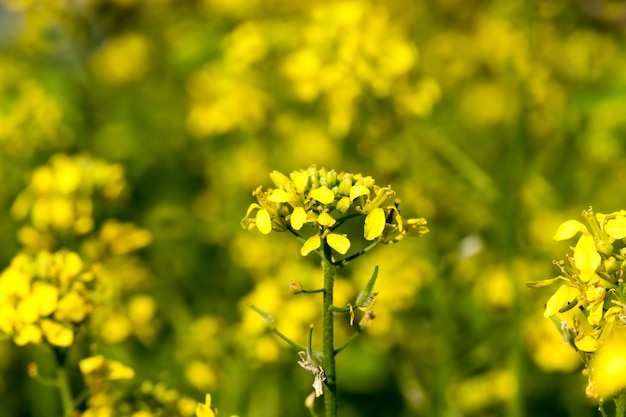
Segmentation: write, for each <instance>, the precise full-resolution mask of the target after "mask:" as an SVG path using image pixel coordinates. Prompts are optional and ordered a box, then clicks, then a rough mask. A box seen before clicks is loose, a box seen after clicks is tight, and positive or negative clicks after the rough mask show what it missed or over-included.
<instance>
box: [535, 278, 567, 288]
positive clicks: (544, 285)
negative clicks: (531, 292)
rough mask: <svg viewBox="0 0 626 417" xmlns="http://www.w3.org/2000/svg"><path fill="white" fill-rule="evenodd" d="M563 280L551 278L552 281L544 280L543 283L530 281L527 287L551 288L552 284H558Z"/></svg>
mask: <svg viewBox="0 0 626 417" xmlns="http://www.w3.org/2000/svg"><path fill="white" fill-rule="evenodd" d="M560 279H563V277H560V276H559V277H556V278H550V279H542V280H541V281H530V282H527V283H526V286H527V287H528V288H541V287H547V286H550V285H552V284H554V283H555V282H557V281H558V280H560Z"/></svg>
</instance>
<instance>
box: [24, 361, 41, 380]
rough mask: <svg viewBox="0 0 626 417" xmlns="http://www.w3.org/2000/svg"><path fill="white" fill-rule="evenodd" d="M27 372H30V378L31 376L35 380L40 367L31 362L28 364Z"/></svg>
mask: <svg viewBox="0 0 626 417" xmlns="http://www.w3.org/2000/svg"><path fill="white" fill-rule="evenodd" d="M27 372H28V376H30V377H31V378H34V377H36V376H37V375H39V367H38V366H37V364H36V363H35V362H31V363H29V364H28V368H27Z"/></svg>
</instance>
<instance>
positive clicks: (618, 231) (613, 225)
mask: <svg viewBox="0 0 626 417" xmlns="http://www.w3.org/2000/svg"><path fill="white" fill-rule="evenodd" d="M604 230H605V231H606V232H607V233H608V234H609V236H611V237H612V238H613V239H623V238H625V237H626V217H624V216H619V217H616V218H614V219H611V220H609V221H607V222H606V224H605V225H604Z"/></svg>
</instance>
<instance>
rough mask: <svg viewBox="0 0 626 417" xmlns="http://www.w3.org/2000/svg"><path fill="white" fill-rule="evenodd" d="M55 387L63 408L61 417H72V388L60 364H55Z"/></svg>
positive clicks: (63, 367)
mask: <svg viewBox="0 0 626 417" xmlns="http://www.w3.org/2000/svg"><path fill="white" fill-rule="evenodd" d="M57 387H58V389H59V395H60V397H61V406H62V407H63V417H72V415H73V414H74V399H73V398H72V388H71V387H70V380H69V378H68V375H67V371H66V370H65V366H64V365H63V364H62V363H58V364H57Z"/></svg>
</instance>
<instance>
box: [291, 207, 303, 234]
mask: <svg viewBox="0 0 626 417" xmlns="http://www.w3.org/2000/svg"><path fill="white" fill-rule="evenodd" d="M306 218H307V214H306V211H305V210H304V207H296V208H295V209H293V212H292V213H291V217H290V218H289V222H290V223H291V227H292V228H293V229H294V230H300V229H302V226H304V223H305V222H306Z"/></svg>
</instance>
